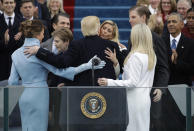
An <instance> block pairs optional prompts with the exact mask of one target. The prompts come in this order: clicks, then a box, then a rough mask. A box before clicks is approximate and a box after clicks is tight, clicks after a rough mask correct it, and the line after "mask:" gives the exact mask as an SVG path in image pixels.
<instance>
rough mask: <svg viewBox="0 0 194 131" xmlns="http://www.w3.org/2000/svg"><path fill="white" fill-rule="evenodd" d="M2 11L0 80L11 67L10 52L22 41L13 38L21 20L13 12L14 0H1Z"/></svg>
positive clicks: (7, 75)
mask: <svg viewBox="0 0 194 131" xmlns="http://www.w3.org/2000/svg"><path fill="white" fill-rule="evenodd" d="M1 2H2V4H3V8H4V12H3V14H2V15H0V40H1V42H0V44H1V45H0V50H1V52H0V60H1V62H3V63H2V64H1V65H0V80H5V79H8V77H9V73H10V68H11V54H12V53H13V52H14V51H15V50H16V49H17V48H19V47H20V46H21V44H22V43H20V42H19V41H17V40H15V35H16V34H17V33H18V28H19V26H20V22H21V20H20V19H19V18H18V17H17V15H16V14H15V13H14V9H15V6H16V3H15V1H14V0H1Z"/></svg>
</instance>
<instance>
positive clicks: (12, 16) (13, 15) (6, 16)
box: [3, 12, 15, 20]
mask: <svg viewBox="0 0 194 131" xmlns="http://www.w3.org/2000/svg"><path fill="white" fill-rule="evenodd" d="M3 14H4V17H5V19H8V17H11V18H12V20H13V19H14V17H15V13H13V14H12V15H11V16H8V15H7V14H6V13H5V12H4V13H3Z"/></svg>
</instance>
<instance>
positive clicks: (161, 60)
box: [128, 32, 169, 87]
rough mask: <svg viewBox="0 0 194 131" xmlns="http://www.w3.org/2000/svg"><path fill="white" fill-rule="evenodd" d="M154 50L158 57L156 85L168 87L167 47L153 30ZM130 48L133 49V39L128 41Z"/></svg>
mask: <svg viewBox="0 0 194 131" xmlns="http://www.w3.org/2000/svg"><path fill="white" fill-rule="evenodd" d="M152 39H153V46H154V51H155V53H156V57H157V63H156V68H155V76H154V83H153V86H154V87H167V86H168V80H169V69H168V56H167V47H166V45H165V43H164V41H163V40H162V38H161V37H159V36H158V35H157V34H156V33H154V32H152ZM128 44H129V50H130V49H131V40H130V39H129V41H128Z"/></svg>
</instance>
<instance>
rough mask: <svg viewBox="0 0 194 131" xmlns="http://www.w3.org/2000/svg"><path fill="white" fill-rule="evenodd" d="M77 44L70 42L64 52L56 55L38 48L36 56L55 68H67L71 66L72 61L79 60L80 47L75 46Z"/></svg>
mask: <svg viewBox="0 0 194 131" xmlns="http://www.w3.org/2000/svg"><path fill="white" fill-rule="evenodd" d="M78 44H79V43H78ZM78 44H76V43H70V46H69V49H68V50H67V51H66V52H65V53H62V54H58V55H55V54H54V53H52V52H50V51H48V50H45V49H43V48H40V49H39V50H38V52H37V54H36V57H37V58H39V59H40V60H43V61H45V62H46V63H48V64H50V65H53V66H55V67H57V68H67V67H69V66H72V65H73V63H74V62H76V61H79V56H80V54H79V53H80V47H79V46H77V45H78Z"/></svg>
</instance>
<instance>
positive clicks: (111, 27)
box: [99, 20, 127, 78]
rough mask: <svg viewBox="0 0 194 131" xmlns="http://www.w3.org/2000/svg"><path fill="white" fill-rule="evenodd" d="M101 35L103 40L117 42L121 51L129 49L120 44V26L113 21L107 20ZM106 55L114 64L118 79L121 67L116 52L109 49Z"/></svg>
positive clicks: (101, 26)
mask: <svg viewBox="0 0 194 131" xmlns="http://www.w3.org/2000/svg"><path fill="white" fill-rule="evenodd" d="M99 35H100V37H101V38H103V39H106V40H111V41H113V42H116V43H117V44H118V46H119V49H120V51H122V50H127V48H126V47H125V46H124V45H123V44H121V43H120V41H119V29H118V26H117V24H116V23H115V22H113V21H112V20H106V21H104V22H103V23H102V24H101V25H100V33H99ZM105 54H106V55H107V56H106V57H107V58H108V59H110V60H111V61H112V62H113V66H114V69H115V74H116V77H117V78H118V77H119V74H120V65H119V62H118V60H117V58H116V52H115V51H113V52H112V51H111V50H110V49H109V48H107V49H106V50H105Z"/></svg>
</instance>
